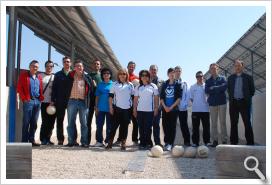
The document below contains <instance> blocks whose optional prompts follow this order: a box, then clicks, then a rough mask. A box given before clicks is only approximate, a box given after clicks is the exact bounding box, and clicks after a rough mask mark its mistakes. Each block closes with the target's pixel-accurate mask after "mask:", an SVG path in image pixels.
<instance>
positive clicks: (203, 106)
mask: <svg viewBox="0 0 272 185" xmlns="http://www.w3.org/2000/svg"><path fill="white" fill-rule="evenodd" d="M196 79H197V82H196V83H195V84H194V85H192V86H191V88H190V100H191V102H192V126H193V134H192V141H193V145H192V146H193V147H197V146H198V145H199V126H200V121H201V122H202V127H203V142H204V144H205V145H206V146H208V145H210V114H209V104H208V102H207V97H206V94H205V83H204V81H203V80H204V79H203V73H202V71H198V72H197V73H196Z"/></svg>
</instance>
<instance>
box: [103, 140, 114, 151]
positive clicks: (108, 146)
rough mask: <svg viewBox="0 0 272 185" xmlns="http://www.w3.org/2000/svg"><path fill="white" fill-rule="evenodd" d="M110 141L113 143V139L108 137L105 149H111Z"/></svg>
mask: <svg viewBox="0 0 272 185" xmlns="http://www.w3.org/2000/svg"><path fill="white" fill-rule="evenodd" d="M112 143H113V139H110V140H109V142H108V144H107V146H106V147H105V148H106V149H112Z"/></svg>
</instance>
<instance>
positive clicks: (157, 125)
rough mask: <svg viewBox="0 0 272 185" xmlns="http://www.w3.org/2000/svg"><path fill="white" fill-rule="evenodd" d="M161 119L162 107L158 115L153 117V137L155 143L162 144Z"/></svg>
mask: <svg viewBox="0 0 272 185" xmlns="http://www.w3.org/2000/svg"><path fill="white" fill-rule="evenodd" d="M160 119H161V109H159V111H158V115H157V116H155V117H154V119H153V125H152V126H153V138H154V142H155V145H160V144H161V139H160ZM150 144H152V141H150Z"/></svg>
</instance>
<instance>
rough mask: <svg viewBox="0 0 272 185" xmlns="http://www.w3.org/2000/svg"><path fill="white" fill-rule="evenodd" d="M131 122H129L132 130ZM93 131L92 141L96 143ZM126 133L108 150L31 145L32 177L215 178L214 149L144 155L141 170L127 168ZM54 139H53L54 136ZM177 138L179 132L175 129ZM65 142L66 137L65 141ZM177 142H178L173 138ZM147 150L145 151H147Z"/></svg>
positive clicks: (129, 155) (130, 149)
mask: <svg viewBox="0 0 272 185" xmlns="http://www.w3.org/2000/svg"><path fill="white" fill-rule="evenodd" d="M131 128H132V125H130V126H129V133H131ZM94 135H95V134H94V133H93V134H92V144H94V143H95V138H94ZM130 138H131V136H130V135H129V136H128V143H127V144H128V148H127V151H125V152H123V151H121V150H120V148H119V147H114V148H113V149H112V150H110V151H107V150H105V149H104V148H96V147H90V148H87V149H85V148H81V147H73V148H67V147H63V146H57V145H54V146H41V147H36V148H33V150H32V151H33V152H32V178H34V179H69V178H70V179H71V178H72V179H91V178H95V179H111V178H114V179H145V178H147V179H201V178H206V179H207V178H209V179H212V178H215V156H214V152H215V151H214V149H210V155H209V157H208V158H206V159H199V158H194V159H190V158H174V157H172V156H171V154H170V153H169V152H164V155H163V156H162V157H161V158H152V157H146V158H144V159H143V160H145V167H144V172H134V171H126V169H127V167H128V164H129V162H130V161H131V160H133V159H134V158H135V155H136V151H138V149H137V147H134V146H132V145H131V144H132V142H131V139H130ZM52 140H53V141H56V138H55V136H53V139H52ZM177 140H180V134H178V133H177ZM65 143H67V141H66V142H65ZM176 143H177V142H176ZM146 153H147V151H146Z"/></svg>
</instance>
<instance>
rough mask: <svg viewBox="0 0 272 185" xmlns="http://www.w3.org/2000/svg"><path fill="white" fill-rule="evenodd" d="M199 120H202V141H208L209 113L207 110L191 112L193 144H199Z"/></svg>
mask: <svg viewBox="0 0 272 185" xmlns="http://www.w3.org/2000/svg"><path fill="white" fill-rule="evenodd" d="M200 121H201V122H202V128H203V133H202V134H203V141H204V143H205V144H207V143H209V142H210V113H209V112H192V124H193V134H192V140H193V144H196V145H198V144H199V126H200Z"/></svg>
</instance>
